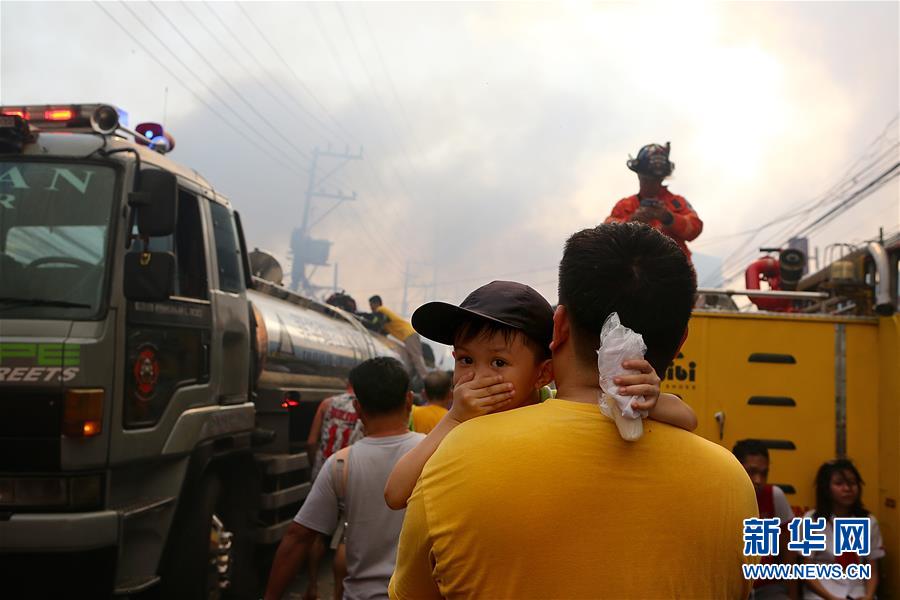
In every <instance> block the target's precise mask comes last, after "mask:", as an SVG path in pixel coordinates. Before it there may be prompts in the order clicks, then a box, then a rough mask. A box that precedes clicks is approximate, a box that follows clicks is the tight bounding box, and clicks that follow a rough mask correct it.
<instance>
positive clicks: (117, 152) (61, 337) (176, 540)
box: [0, 104, 402, 598]
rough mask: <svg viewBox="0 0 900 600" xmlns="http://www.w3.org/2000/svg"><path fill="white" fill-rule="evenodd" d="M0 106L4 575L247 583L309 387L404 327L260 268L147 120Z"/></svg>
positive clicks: (188, 593) (292, 495) (210, 587)
mask: <svg viewBox="0 0 900 600" xmlns="http://www.w3.org/2000/svg"><path fill="white" fill-rule="evenodd" d="M0 112H2V115H0V565H2V566H0V571H2V577H0V581H2V586H3V592H4V594H3V595H4V596H7V595H8V597H47V596H50V595H51V594H53V595H55V594H59V595H61V596H62V595H63V594H65V595H66V596H71V595H73V594H74V595H75V596H77V597H87V598H101V597H109V596H114V595H115V596H139V595H141V596H143V595H149V596H154V597H162V598H182V597H184V598H216V597H241V598H246V597H253V596H254V595H255V594H256V593H257V591H258V587H257V582H256V581H255V579H256V571H257V569H259V570H264V569H265V567H264V566H260V565H258V564H256V562H257V560H258V557H259V556H260V552H259V551H258V550H259V548H260V546H263V547H264V546H266V545H271V544H275V543H277V542H278V541H279V540H280V538H281V535H282V533H283V532H284V530H285V529H286V527H287V525H288V524H289V523H290V521H291V519H292V517H293V516H294V514H295V513H296V511H297V509H298V508H299V506H300V504H301V503H302V501H303V499H304V497H305V496H306V494H307V492H308V490H309V487H310V484H309V463H310V460H309V458H308V457H307V455H306V446H305V441H306V437H307V432H308V429H309V425H310V422H311V420H312V416H313V414H314V412H315V409H316V406H317V404H318V402H319V401H320V400H321V399H322V398H324V397H326V396H329V395H332V394H335V393H340V392H342V391H344V389H345V381H346V377H347V374H348V372H349V370H350V369H351V368H352V367H353V366H355V365H356V364H358V363H359V362H361V361H363V360H365V359H367V358H370V357H374V356H393V357H397V358H400V357H401V356H402V351H401V347H400V345H399V344H397V343H394V342H392V341H390V340H388V339H387V338H385V337H383V336H381V335H378V334H376V333H373V332H371V331H368V330H367V329H366V328H365V327H364V326H363V325H362V324H361V323H360V322H359V321H358V320H357V319H356V318H354V316H353V315H351V314H348V313H347V312H345V311H342V310H340V309H338V308H335V307H332V306H328V305H326V304H323V303H320V302H317V301H316V300H313V299H310V298H307V297H304V296H302V295H300V294H297V293H293V292H290V291H288V290H287V289H285V288H284V287H282V286H280V285H277V284H276V283H273V282H270V281H265V280H263V279H261V278H256V277H253V275H252V273H251V266H250V262H249V256H248V253H247V250H246V244H245V242H244V235H243V232H242V229H241V220H240V215H239V214H238V213H237V212H236V211H235V210H234V209H233V207H232V205H231V204H230V203H229V201H228V199H227V198H226V197H224V196H223V195H222V194H221V192H219V191H218V190H216V189H215V188H214V187H213V186H212V185H211V184H210V183H209V182H208V181H207V180H206V179H204V178H203V177H202V176H200V175H199V174H198V173H197V172H196V171H194V170H192V169H189V168H186V167H184V166H181V165H179V164H176V163H175V162H173V161H171V160H170V159H169V158H168V157H167V156H166V152H167V151H169V150H171V149H172V147H173V145H174V141H173V139H172V138H171V136H166V135H163V134H162V132H161V128H159V127H158V126H155V125H154V126H153V127H150V126H146V127H145V126H142V125H138V126H136V127H135V129H134V130H130V129H128V125H127V122H126V115H125V113H123V111H121V110H119V109H117V108H115V107H113V106H110V105H104V104H94V105H51V106H16V107H10V106H6V107H2V110H0ZM145 134H146V135H145Z"/></svg>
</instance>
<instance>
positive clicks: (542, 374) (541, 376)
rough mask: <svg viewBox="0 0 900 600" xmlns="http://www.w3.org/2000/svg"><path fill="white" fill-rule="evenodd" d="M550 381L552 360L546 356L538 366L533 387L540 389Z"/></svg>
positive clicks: (551, 377) (551, 379) (551, 378)
mask: <svg viewBox="0 0 900 600" xmlns="http://www.w3.org/2000/svg"><path fill="white" fill-rule="evenodd" d="M551 381H553V361H552V360H550V359H549V358H548V359H547V360H545V361H544V362H542V363H541V366H540V367H538V376H537V380H535V382H534V387H535V389H541V388H542V387H544V386H545V385H547V384H549V383H550V382H551Z"/></svg>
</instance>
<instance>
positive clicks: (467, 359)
mask: <svg viewBox="0 0 900 600" xmlns="http://www.w3.org/2000/svg"><path fill="white" fill-rule="evenodd" d="M456 362H457V363H459V364H461V365H471V364H472V359H471V358H470V357H468V356H460V357H459V358H457V359H456Z"/></svg>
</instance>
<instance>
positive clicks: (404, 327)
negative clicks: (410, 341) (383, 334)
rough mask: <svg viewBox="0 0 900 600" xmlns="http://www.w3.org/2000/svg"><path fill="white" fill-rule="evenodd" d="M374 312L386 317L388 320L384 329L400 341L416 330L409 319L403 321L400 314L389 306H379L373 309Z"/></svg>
mask: <svg viewBox="0 0 900 600" xmlns="http://www.w3.org/2000/svg"><path fill="white" fill-rule="evenodd" d="M375 312H379V313H381V314H383V315H384V316H386V317H387V319H388V320H387V323H385V324H384V330H385V331H387V332H388V333H389V334H391V335H392V336H394V337H395V338H397V339H398V340H400V341H401V342H402V341H403V340H405V339H406V338H408V337H409V336H411V335H412V334H414V333H415V332H416V330H415V329H413V327H412V325H410V324H409V321H404V320H403V319H401V318H400V315H398V314H397V313H395V312H394V311H392V310H391V309H389V308H386V307H384V306H379V307H378V308H376V309H375Z"/></svg>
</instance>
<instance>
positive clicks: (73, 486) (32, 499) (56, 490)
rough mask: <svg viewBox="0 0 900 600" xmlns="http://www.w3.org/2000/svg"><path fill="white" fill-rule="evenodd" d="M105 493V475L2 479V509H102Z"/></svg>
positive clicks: (0, 479)
mask: <svg viewBox="0 0 900 600" xmlns="http://www.w3.org/2000/svg"><path fill="white" fill-rule="evenodd" d="M102 494H103V477H102V476H101V475H80V476H76V477H3V478H0V506H2V507H4V508H6V507H12V508H28V509H40V508H50V507H66V508H71V509H93V508H99V507H100V504H101V500H102Z"/></svg>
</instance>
